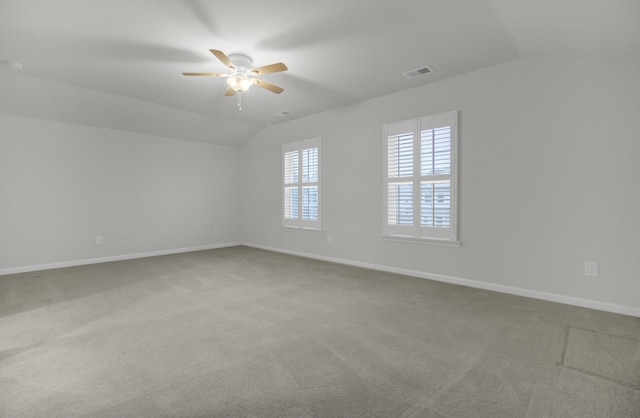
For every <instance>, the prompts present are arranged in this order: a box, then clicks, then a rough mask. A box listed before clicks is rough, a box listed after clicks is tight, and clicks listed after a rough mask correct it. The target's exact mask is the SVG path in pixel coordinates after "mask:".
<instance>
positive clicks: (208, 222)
mask: <svg viewBox="0 0 640 418" xmlns="http://www.w3.org/2000/svg"><path fill="white" fill-rule="evenodd" d="M239 155H240V152H239V150H238V149H237V148H231V147H225V146H216V145H210V144H205V143H199V142H193V141H182V140H177V139H168V138H164V137H157V136H150V135H143V134H137V133H131V132H124V131H117V130H111V129H105V128H95V127H87V126H81V125H75V124H67V123H61V122H52V121H45V120H41V119H33V118H25V117H18V116H12V115H7V114H2V113H0V271H2V270H5V271H10V270H11V269H15V268H19V267H23V266H34V265H43V264H49V263H61V262H68V261H78V260H86V259H95V258H105V257H114V256H120V255H131V254H139V253H147V252H158V251H167V250H175V249H181V248H190V247H200V246H211V245H215V244H224V243H230V242H235V241H237V240H238V237H239V227H238V221H239V216H238V205H239V193H238V188H239V187H240V181H239V175H240V170H239ZM96 235H102V236H104V244H103V245H96V243H95V237H96Z"/></svg>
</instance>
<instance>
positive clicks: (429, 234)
mask: <svg viewBox="0 0 640 418" xmlns="http://www.w3.org/2000/svg"><path fill="white" fill-rule="evenodd" d="M445 126H449V127H450V141H449V142H450V169H449V171H450V173H449V174H448V175H437V174H435V173H434V174H430V175H425V174H424V173H423V172H422V171H421V163H422V159H421V157H422V155H421V152H420V147H421V140H422V132H423V131H429V130H435V129H438V128H441V127H445ZM409 135H411V138H410V140H411V141H412V156H411V158H412V166H411V175H410V176H402V177H400V176H398V177H389V163H390V161H389V139H390V137H396V138H399V137H402V136H407V137H408V136H409ZM382 144H383V173H382V177H383V218H382V222H383V238H385V239H388V240H392V241H404V242H411V243H423V244H424V243H426V244H442V245H449V246H460V241H458V207H457V206H458V111H457V110H455V111H449V112H444V113H439V114H435V115H430V116H423V117H420V118H415V119H409V120H404V121H399V122H391V123H387V124H385V125H384V126H383V141H382ZM447 180H448V181H449V184H450V205H449V217H450V220H449V227H448V228H442V227H435V226H433V227H431V226H423V225H421V200H422V196H421V185H422V184H424V183H428V184H437V183H438V182H439V181H447ZM401 183H404V184H410V185H411V190H412V192H411V193H412V197H411V205H412V208H411V209H412V212H411V214H412V223H411V224H410V225H401V224H390V223H389V192H390V185H393V184H401Z"/></svg>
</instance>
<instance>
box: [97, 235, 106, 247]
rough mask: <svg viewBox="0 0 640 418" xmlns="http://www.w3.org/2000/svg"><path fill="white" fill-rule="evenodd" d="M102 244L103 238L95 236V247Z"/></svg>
mask: <svg viewBox="0 0 640 418" xmlns="http://www.w3.org/2000/svg"><path fill="white" fill-rule="evenodd" d="M103 242H104V238H102V235H96V245H102V243H103Z"/></svg>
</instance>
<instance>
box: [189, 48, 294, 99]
mask: <svg viewBox="0 0 640 418" xmlns="http://www.w3.org/2000/svg"><path fill="white" fill-rule="evenodd" d="M209 51H210V52H211V53H212V54H213V55H215V56H216V58H218V59H219V60H220V61H221V62H222V63H223V64H224V65H225V66H227V67H228V68H229V69H230V70H231V74H219V73H182V74H183V75H186V76H205V77H226V78H227V84H228V85H229V87H227V91H226V92H225V93H224V95H225V96H233V95H235V94H236V93H244V92H245V91H247V90H249V87H251V86H253V85H256V86H259V87H262V88H263V89H265V90H269V91H271V92H273V93H276V94H280V93H282V92H283V91H284V89H283V88H282V87H278V86H276V85H274V84H271V83H267V82H266V81H262V80H260V79H258V78H256V77H257V76H261V75H264V74H272V73H279V72H281V71H287V70H288V68H287V66H286V65H284V64H283V63H281V62H279V63H277V64H271V65H265V66H263V67H256V68H251V64H252V63H253V60H252V59H251V57H249V56H248V55H245V54H229V56H228V57H227V56H226V55H225V53H224V52H222V51H218V50H217V49H210V50H209ZM238 108H239V109H242V107H241V105H240V94H238Z"/></svg>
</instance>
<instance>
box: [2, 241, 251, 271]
mask: <svg viewBox="0 0 640 418" xmlns="http://www.w3.org/2000/svg"><path fill="white" fill-rule="evenodd" d="M237 245H242V244H241V243H239V242H228V243H223V244H212V245H202V246H198V247H187V248H175V249H171V250H160V251H149V252H144V253H135V254H122V255H114V256H109V257H100V258H85V259H83V260H72V261H60V262H56V263H47V264H36V265H31V266H20V267H10V268H5V269H0V276H2V275H6V274H16V273H27V272H30V271H40V270H49V269H57V268H63V267H74V266H84V265H87V264H98V263H108V262H111V261H122V260H132V259H134V258H145V257H156V256H159V255H169V254H178V253H189V252H193V251H202V250H213V249H216V248H225V247H235V246H237Z"/></svg>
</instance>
